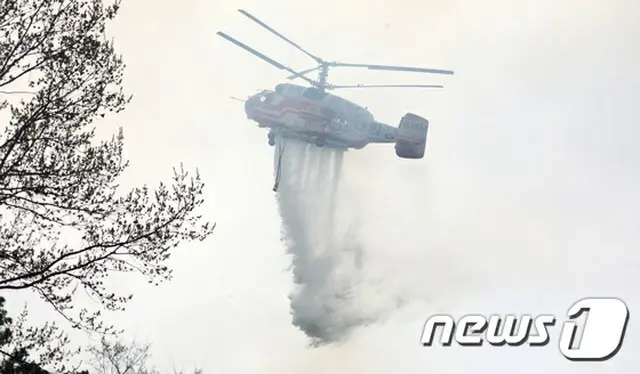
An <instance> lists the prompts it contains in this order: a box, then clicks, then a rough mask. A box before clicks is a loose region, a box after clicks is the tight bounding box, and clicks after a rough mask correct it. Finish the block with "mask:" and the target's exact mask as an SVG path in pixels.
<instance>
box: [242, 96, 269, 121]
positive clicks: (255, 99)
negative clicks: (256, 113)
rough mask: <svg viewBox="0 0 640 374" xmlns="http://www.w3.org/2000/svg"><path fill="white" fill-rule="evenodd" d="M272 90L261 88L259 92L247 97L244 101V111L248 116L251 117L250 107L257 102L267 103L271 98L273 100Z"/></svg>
mask: <svg viewBox="0 0 640 374" xmlns="http://www.w3.org/2000/svg"><path fill="white" fill-rule="evenodd" d="M274 95H275V94H274V92H273V91H270V90H263V91H260V92H259V93H257V94H255V95H253V96H251V97H249V98H248V99H247V101H246V102H245V103H244V111H245V113H246V114H247V116H248V117H251V113H250V112H251V109H253V107H254V106H255V105H256V104H257V103H258V102H260V103H264V104H268V103H269V102H270V101H271V100H273V96H274Z"/></svg>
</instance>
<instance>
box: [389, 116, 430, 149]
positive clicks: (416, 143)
mask: <svg viewBox="0 0 640 374" xmlns="http://www.w3.org/2000/svg"><path fill="white" fill-rule="evenodd" d="M428 132H429V121H428V120H427V119H425V118H422V117H420V116H418V115H416V114H413V113H407V114H405V115H404V117H402V119H401V120H400V126H399V127H398V135H397V136H396V146H395V149H396V155H397V156H398V157H400V158H412V159H419V158H423V157H424V153H425V149H426V147H427V133H428Z"/></svg>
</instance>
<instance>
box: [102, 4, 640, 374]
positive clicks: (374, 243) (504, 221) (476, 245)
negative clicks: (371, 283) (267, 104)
mask: <svg viewBox="0 0 640 374" xmlns="http://www.w3.org/2000/svg"><path fill="white" fill-rule="evenodd" d="M237 8H244V9H246V10H248V11H249V12H251V13H253V14H254V15H256V16H257V17H259V18H261V19H262V20H263V21H265V22H267V23H268V24H270V25H271V26H272V27H274V28H275V29H277V30H278V31H280V32H281V33H283V34H285V35H287V36H289V37H290V38H291V39H293V40H294V41H296V42H298V43H299V44H301V45H303V46H304V47H306V48H308V49H309V50H310V51H311V52H312V53H315V54H318V55H320V56H321V57H323V58H326V59H329V60H340V61H345V62H365V63H379V64H395V65H414V66H427V67H434V68H444V69H452V70H455V71H456V75H455V76H453V77H450V76H444V77H439V76H433V77H431V76H420V75H416V74H408V73H375V74H374V73H371V72H367V71H364V72H361V71H349V70H347V71H342V72H339V71H337V70H336V71H335V73H333V74H332V75H331V76H330V79H331V78H334V79H333V82H334V83H337V84H338V83H345V84H347V83H348V84H350V83H372V84H373V83H399V84H407V83H443V84H444V85H445V87H446V88H445V90H444V91H420V90H397V91H391V90H386V91H385V90H363V91H357V90H354V91H344V92H341V94H344V96H345V97H347V98H349V99H353V100H355V101H357V102H358V103H360V104H363V105H365V106H368V107H369V109H370V110H372V112H373V113H374V114H375V115H376V118H377V119H378V120H381V121H384V122H387V123H391V124H394V125H397V122H398V121H399V119H400V117H401V116H402V115H403V114H404V113H405V112H407V111H411V112H415V113H418V114H421V115H424V116H426V117H427V118H429V119H430V121H431V124H432V126H431V132H430V135H429V143H428V147H429V149H428V151H427V157H426V158H425V159H424V160H422V161H410V162H409V161H404V160H399V159H397V158H396V157H395V155H394V153H393V149H392V147H388V146H377V147H369V148H367V149H365V150H362V151H359V152H349V153H348V154H346V155H345V173H347V174H346V182H345V183H347V185H348V187H350V188H351V189H352V190H354V191H357V193H358V203H359V204H358V205H357V207H358V209H361V213H360V214H361V216H362V217H363V218H362V222H361V224H362V227H361V232H363V233H366V235H365V236H364V237H363V240H364V241H365V242H366V244H367V245H368V247H367V251H369V254H370V258H371V260H370V261H371V263H370V264H369V266H371V267H372V268H376V271H378V272H379V273H381V274H386V276H387V277H388V279H387V281H388V285H389V286H388V289H387V290H385V292H388V293H389V294H394V293H397V292H402V293H403V294H407V293H409V294H410V295H411V296H412V297H414V298H416V299H420V300H423V301H421V302H416V303H414V304H412V305H411V306H410V307H408V308H407V309H405V310H402V311H399V312H398V313H397V315H395V316H393V317H392V318H391V320H390V321H388V322H387V323H386V324H384V325H382V326H377V327H369V328H365V329H363V330H361V331H358V332H357V333H356V336H355V337H354V338H353V340H351V341H350V342H348V343H347V344H345V345H344V346H341V347H337V348H328V349H319V350H311V349H307V348H306V340H305V337H304V336H303V335H302V333H300V332H299V331H297V330H296V329H295V328H294V327H293V326H291V324H290V316H289V314H288V307H289V300H288V299H287V294H288V293H289V292H290V290H291V278H290V274H289V273H288V272H287V270H286V269H287V266H288V265H289V259H288V258H287V257H286V256H285V255H284V250H283V246H282V244H281V243H280V223H279V217H278V212H277V206H276V202H275V199H274V196H273V193H272V192H271V185H272V175H271V173H272V170H271V165H272V153H271V152H272V148H270V147H268V146H267V142H266V132H265V131H264V130H259V129H257V128H255V124H254V123H253V122H248V121H247V120H246V119H245V118H244V112H243V108H242V105H241V103H238V102H236V101H233V100H230V99H229V98H228V97H229V96H239V97H243V96H247V95H250V94H252V93H254V92H255V91H256V90H258V89H263V88H272V87H273V86H274V85H275V84H276V83H279V82H281V81H282V80H283V79H284V77H285V76H286V74H285V73H282V72H280V71H278V70H277V69H274V68H272V67H270V66H269V65H267V64H266V63H264V62H261V61H260V60H258V59H256V58H254V57H252V56H250V55H249V54H248V53H246V52H244V51H242V50H240V49H239V48H236V47H234V46H233V45H231V44H230V43H228V42H226V41H224V40H223V39H221V38H219V37H217V36H216V35H215V33H216V31H219V30H224V31H225V32H227V33H229V34H230V35H232V36H234V37H236V38H238V39H240V40H241V41H244V42H246V43H248V44H250V45H252V46H253V47H254V48H257V49H258V50H260V51H262V52H264V53H266V54H268V55H269V56H271V57H274V58H276V59H278V60H280V61H282V62H283V63H285V64H288V65H291V66H293V67H294V68H300V69H304V68H307V67H312V66H313V61H310V60H307V59H306V57H305V56H304V55H303V54H301V53H298V52H296V51H295V49H293V48H289V47H288V46H287V45H286V44H285V43H284V42H280V41H279V40H277V39H276V38H275V37H274V36H272V35H270V34H268V33H267V32H266V31H263V30H262V29H261V28H260V27H259V26H257V25H255V24H253V23H252V22H251V21H250V20H248V19H246V18H244V17H243V16H242V15H241V14H239V13H237V12H236V11H235V10H236V9H237ZM638 14H640V4H638V3H637V2H635V1H633V0H611V1H606V2H605V1H596V0H584V1H578V0H560V1H558V0H556V1H548V0H543V1H537V2H529V1H508V0H485V1H482V2H480V1H471V0H455V1H446V2H445V1H438V2H436V1H431V0H428V1H417V0H396V1H393V2H388V1H382V0H377V1H371V0H369V1H364V0H351V1H338V0H327V1H322V2H303V1H292V0H289V1H285V0H272V1H234V2H231V1H224V2H223V1H206V0H199V1H198V0H189V1H186V0H185V1H180V2H175V1H159V0H138V1H125V2H124V4H123V6H122V11H121V14H120V16H119V18H118V19H117V21H116V22H114V23H113V25H112V27H111V31H112V32H113V34H114V35H115V38H116V41H117V46H118V49H119V51H120V52H121V53H122V54H123V55H124V57H125V61H126V63H127V65H128V68H127V71H126V88H127V89H128V91H129V92H131V93H132V94H134V95H135V97H134V101H133V102H132V104H131V105H130V107H129V108H128V110H127V111H125V112H124V113H122V114H121V115H119V116H118V117H114V118H113V120H112V123H113V124H114V125H122V126H124V129H125V139H126V152H127V155H128V157H129V158H130V159H131V162H132V167H131V170H130V173H129V174H128V175H127V182H131V183H145V182H156V181H157V180H159V179H163V178H167V177H168V176H169V173H170V172H171V166H174V165H178V163H179V162H180V161H184V162H185V164H186V165H187V166H188V167H196V166H197V167H199V169H200V172H201V174H202V177H203V178H204V179H205V182H206V183H207V185H208V187H207V196H206V199H207V203H206V212H205V213H206V215H208V217H209V218H210V219H211V220H214V221H217V222H218V228H217V231H216V232H215V233H214V235H213V236H212V237H211V239H210V240H208V241H206V242H205V243H202V244H194V245H187V246H184V247H182V248H180V249H179V250H178V251H177V252H176V255H175V258H174V259H173V266H174V268H175V279H174V280H173V281H172V282H170V283H167V284H165V285H163V286H161V287H157V288H151V287H150V286H149V287H147V286H146V285H144V284H141V285H140V286H139V287H137V286H136V288H137V289H139V291H138V292H137V294H136V299H135V300H134V302H132V304H131V306H130V309H129V311H128V312H126V313H124V314H121V315H119V316H117V317H114V320H115V321H116V322H117V323H120V324H121V326H123V327H126V328H128V329H129V331H130V332H131V337H134V336H135V337H138V338H143V339H147V340H149V341H150V342H152V343H153V345H154V353H155V356H156V359H157V363H158V364H159V365H160V366H161V367H163V368H167V369H170V368H171V367H172V366H173V365H174V363H175V365H177V366H181V367H190V366H193V365H197V366H200V367H202V368H203V369H205V372H208V373H278V374H286V373H292V374H293V373H299V372H305V373H309V374H313V373H340V372H345V373H352V374H357V373H367V374H374V373H399V372H420V371H422V372H430V373H489V372H492V373H493V372H496V371H497V372H507V370H506V369H507V368H511V369H513V368H517V371H518V372H519V373H521V374H524V373H538V372H540V371H542V370H545V369H546V370H550V371H551V372H559V370H562V372H565V373H566V372H573V371H575V372H577V371H578V370H580V372H581V373H589V372H593V373H600V372H616V373H618V374H621V373H631V372H633V366H632V365H631V364H630V363H631V362H633V361H638V360H639V359H638V358H637V355H636V356H634V352H633V350H632V347H633V346H634V344H635V345H636V346H637V345H638V343H639V341H638V339H639V337H638V331H639V330H638V329H637V327H635V323H634V319H633V308H634V307H635V308H639V307H640V295H639V294H638V291H637V288H635V287H633V286H631V285H635V284H638V283H639V281H640V276H638V272H637V271H635V269H637V266H638V265H639V259H640V256H638V253H639V252H638V249H637V243H638V239H639V238H640V230H639V223H638V220H637V211H638V208H640V198H638V194H637V191H638V190H639V187H640V175H639V173H638V170H640V169H638V163H639V161H640V158H639V156H640V151H638V150H637V149H636V147H635V142H636V139H637V137H638V135H640V131H639V130H637V127H636V125H637V123H638V120H639V119H640V117H639V116H638V109H637V104H636V102H635V101H634V100H633V99H634V98H636V99H637V98H638V97H640V89H639V88H638V87H639V85H640V73H639V72H638V71H637V70H636V67H637V65H638V61H640V60H639V57H640V43H638V40H640V26H638V25H637V23H636V22H637V20H638V17H637V16H638ZM354 204H355V203H354ZM354 206H355V205H354ZM351 208H353V206H352V207H351ZM363 235H364V234H363ZM568 274H570V275H568ZM543 283H544V284H547V286H545V285H543ZM519 287H523V288H522V289H520V288H519ZM634 288H635V289H634ZM596 293H604V294H610V293H614V294H617V295H621V296H623V297H626V300H627V302H628V303H629V306H630V307H631V308H632V320H631V326H630V329H629V334H628V337H627V343H626V348H625V347H623V350H622V352H621V353H620V355H619V356H617V358H616V360H615V361H614V362H612V363H610V365H608V366H607V365H595V364H584V365H580V364H574V363H569V362H568V361H564V360H563V359H562V358H561V356H560V355H559V353H557V352H556V350H555V348H554V347H548V348H545V349H541V350H537V351H536V350H533V349H526V348H520V349H518V350H514V349H511V350H510V349H496V348H493V349H492V351H491V352H490V354H488V353H486V352H485V351H484V350H482V352H483V353H484V354H483V355H479V354H478V352H480V351H478V350H474V349H449V350H444V349H437V348H430V349H429V348H421V347H420V345H419V344H418V339H419V335H420V330H421V328H422V325H423V323H424V319H425V317H426V316H427V315H428V314H430V313H433V312H434V311H437V310H455V311H461V312H476V311H478V310H476V309H473V307H474V306H477V308H482V310H480V311H487V312H494V313H499V312H502V313H507V312H509V311H511V310H505V309H506V308H517V309H518V310H521V311H523V312H524V311H527V310H528V311H530V312H532V313H544V312H549V311H556V312H559V313H562V312H564V308H566V307H568V306H569V305H570V303H571V302H573V301H574V300H575V299H577V298H580V297H583V296H588V295H592V294H593V295H595V294H596ZM532 294H538V295H537V297H536V298H535V299H533V296H531V297H530V296H528V295H532ZM363 307H366V305H364V306H363ZM527 307H529V309H527ZM436 350H437V352H436ZM488 358H490V360H489V359H488ZM616 365H617V366H616ZM614 366H615V367H614Z"/></svg>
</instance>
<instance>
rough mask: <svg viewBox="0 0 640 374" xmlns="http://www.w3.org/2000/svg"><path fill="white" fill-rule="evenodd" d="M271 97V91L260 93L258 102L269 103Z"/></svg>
mask: <svg viewBox="0 0 640 374" xmlns="http://www.w3.org/2000/svg"><path fill="white" fill-rule="evenodd" d="M271 99H273V93H272V92H269V93H265V94H262V95H260V102H262V103H265V104H269V102H270V101H271Z"/></svg>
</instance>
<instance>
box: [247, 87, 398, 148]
mask: <svg viewBox="0 0 640 374" xmlns="http://www.w3.org/2000/svg"><path fill="white" fill-rule="evenodd" d="M245 113H246V115H247V117H248V118H249V119H251V120H254V121H256V122H258V126H259V127H263V128H269V129H271V131H270V142H271V136H273V135H275V134H276V133H278V132H280V133H282V135H284V136H287V137H295V138H299V139H300V140H303V141H307V142H313V143H315V144H316V145H319V146H323V145H325V144H327V145H328V146H331V147H334V148H344V149H347V148H355V149H361V148H363V147H365V146H366V145H367V144H369V143H394V142H395V141H396V136H397V128H395V127H393V126H389V125H386V124H383V123H380V122H377V121H375V119H374V117H373V115H372V114H371V113H370V112H369V111H368V110H367V109H365V108H363V107H361V106H359V105H357V104H355V103H353V102H351V101H348V100H346V99H343V98H341V97H339V96H336V95H332V94H329V93H326V92H323V91H321V90H318V89H317V88H313V87H304V86H299V85H295V84H290V83H282V84H278V85H277V86H276V87H275V90H273V91H272V90H263V91H261V92H260V93H258V94H256V95H253V96H251V97H250V98H249V99H248V100H247V101H246V103H245Z"/></svg>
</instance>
